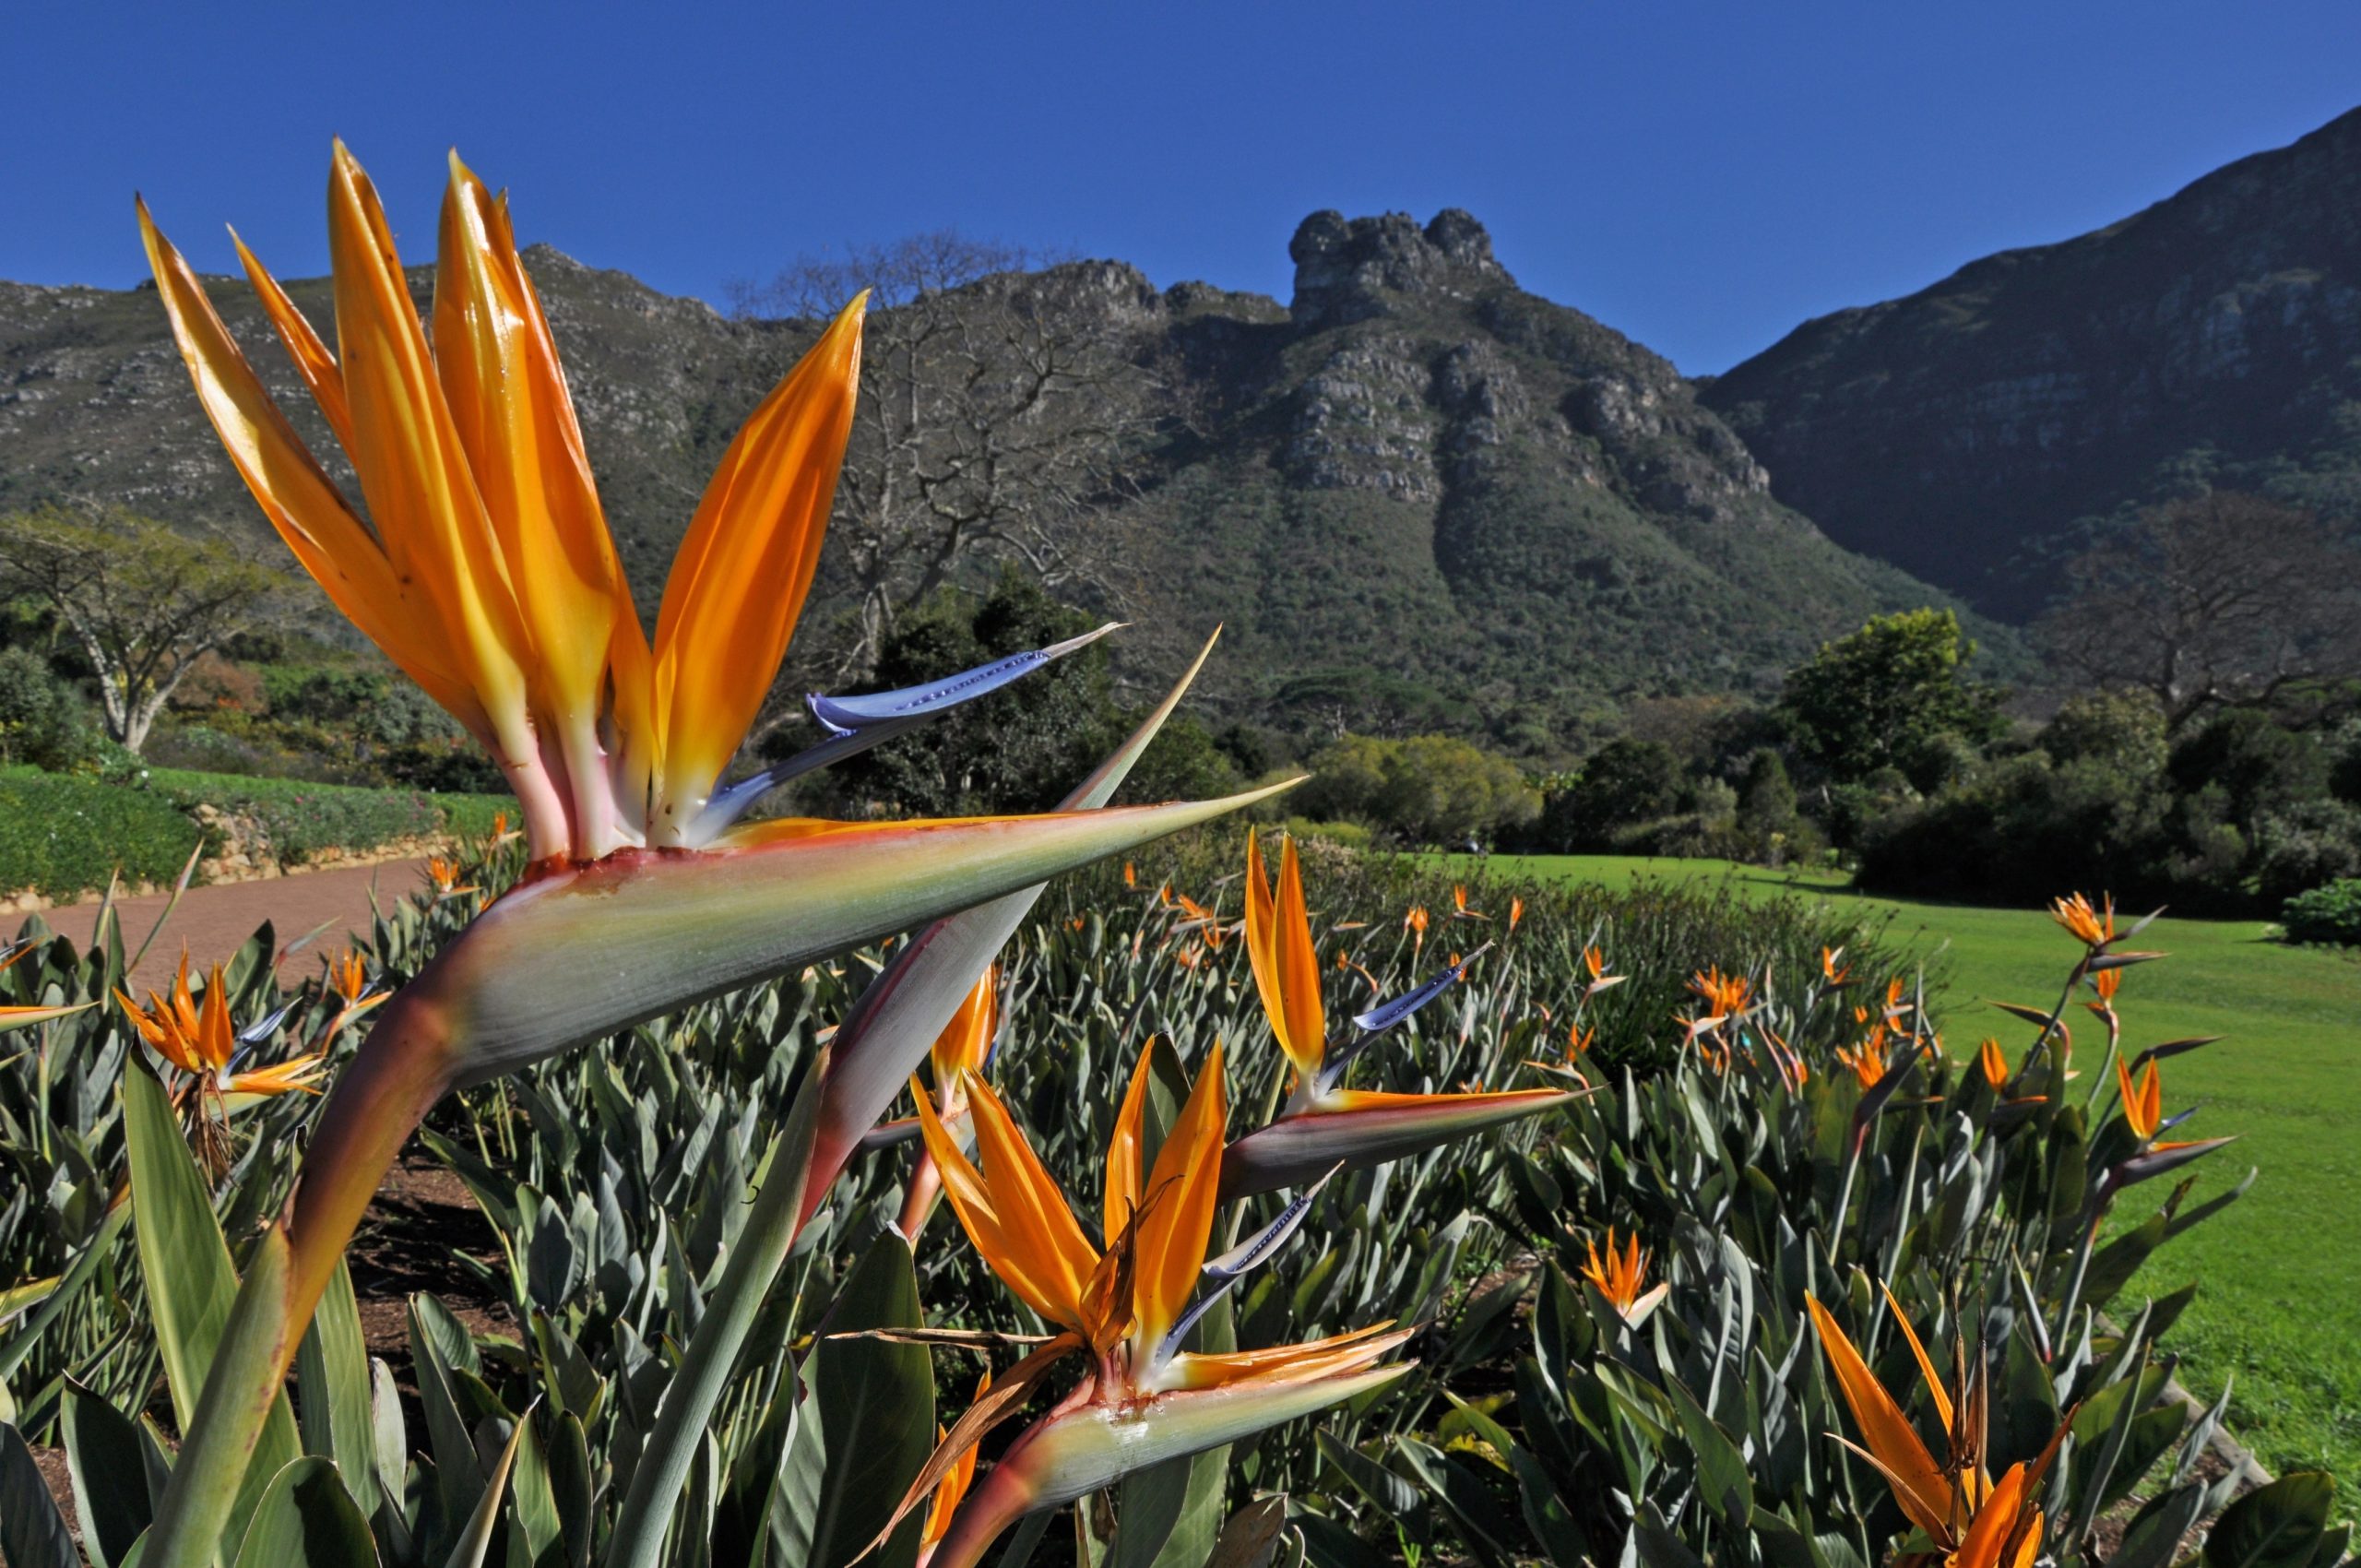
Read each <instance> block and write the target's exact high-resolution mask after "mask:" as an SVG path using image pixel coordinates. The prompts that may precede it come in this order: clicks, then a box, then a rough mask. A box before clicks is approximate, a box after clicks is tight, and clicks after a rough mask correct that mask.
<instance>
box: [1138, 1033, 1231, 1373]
mask: <svg viewBox="0 0 2361 1568" xmlns="http://www.w3.org/2000/svg"><path fill="white" fill-rule="evenodd" d="M1228 1123H1229V1093H1228V1086H1227V1085H1226V1084H1225V1083H1224V1081H1223V1075H1222V1062H1221V1041H1219V1040H1218V1039H1216V1041H1214V1044H1213V1049H1212V1050H1210V1051H1206V1052H1205V1059H1204V1063H1201V1064H1200V1065H1199V1066H1198V1068H1197V1082H1196V1084H1195V1086H1194V1087H1192V1088H1191V1089H1190V1091H1189V1099H1188V1103H1187V1104H1185V1105H1183V1106H1182V1107H1181V1115H1180V1117H1179V1119H1178V1120H1176V1121H1175V1122H1174V1123H1172V1130H1171V1131H1170V1132H1169V1133H1168V1134H1165V1139H1164V1146H1163V1147H1162V1148H1160V1149H1158V1150H1157V1155H1156V1168H1155V1170H1151V1171H1149V1172H1148V1178H1147V1187H1146V1194H1147V1198H1146V1201H1147V1205H1148V1206H1147V1209H1146V1212H1145V1215H1143V1217H1142V1218H1141V1219H1140V1226H1139V1231H1138V1238H1137V1240H1138V1246H1139V1261H1138V1264H1137V1274H1136V1277H1135V1280H1134V1283H1133V1303H1134V1308H1135V1311H1136V1313H1137V1317H1138V1322H1139V1338H1138V1343H1140V1344H1142V1345H1146V1346H1150V1347H1154V1346H1157V1345H1161V1344H1162V1343H1163V1341H1164V1336H1165V1334H1166V1333H1167V1332H1168V1331H1169V1329H1170V1328H1171V1327H1172V1325H1173V1324H1175V1323H1177V1322H1179V1321H1180V1318H1181V1313H1182V1312H1184V1311H1186V1310H1187V1308H1188V1305H1189V1298H1190V1297H1191V1296H1192V1295H1193V1294H1194V1293H1195V1292H1196V1289H1197V1277H1198V1275H1199V1273H1200V1272H1201V1271H1202V1270H1203V1269H1204V1263H1205V1244H1206V1242H1207V1241H1210V1240H1211V1239H1212V1237H1213V1229H1214V1200H1215V1196H1216V1194H1217V1192H1218V1191H1219V1189H1220V1186H1221V1146H1222V1139H1223V1136H1224V1134H1225V1133H1226V1132H1227V1130H1228Z"/></svg>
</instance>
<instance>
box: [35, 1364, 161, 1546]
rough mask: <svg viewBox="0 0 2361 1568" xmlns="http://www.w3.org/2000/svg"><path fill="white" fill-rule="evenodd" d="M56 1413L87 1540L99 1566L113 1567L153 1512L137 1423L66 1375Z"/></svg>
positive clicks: (152, 1501)
mask: <svg viewBox="0 0 2361 1568" xmlns="http://www.w3.org/2000/svg"><path fill="white" fill-rule="evenodd" d="M59 1414H60V1415H61V1416H62V1417H63V1420H62V1421H61V1422H60V1424H61V1425H62V1426H63V1427H64V1428H65V1432H64V1436H65V1467H66V1472H67V1474H68V1475H70V1476H71V1477H72V1478H73V1481H74V1505H75V1507H76V1508H77V1510H78V1511H79V1512H80V1514H81V1515H82V1534H83V1537H84V1541H85V1544H86V1545H88V1546H89V1550H90V1557H91V1560H92V1561H93V1562H96V1563H97V1564H98V1568H116V1565H117V1564H119V1563H120V1562H123V1560H124V1555H125V1553H126V1552H128V1551H129V1550H131V1543H132V1542H133V1541H135V1540H137V1539H138V1538H139V1533H140V1532H141V1531H142V1530H145V1529H146V1528H147V1527H148V1522H149V1521H150V1520H151V1519H152V1518H153V1517H154V1516H155V1502H154V1500H153V1499H152V1498H151V1497H149V1495H148V1465H147V1455H146V1453H145V1452H144V1449H145V1446H146V1445H145V1444H144V1443H142V1442H141V1441H140V1436H139V1428H138V1425H137V1424H136V1422H134V1421H133V1420H131V1419H130V1418H129V1417H128V1416H125V1415H124V1414H123V1413H122V1412H121V1411H119V1410H117V1409H116V1408H114V1407H113V1406H112V1405H110V1404H108V1403H107V1402H106V1401H105V1400H104V1399H101V1398H100V1397H99V1396H97V1395H95V1394H93V1393H91V1392H90V1391H89V1389H87V1388H85V1387H83V1386H82V1385H81V1384H78V1383H75V1382H73V1381H71V1380H70V1379H69V1380H68V1381H67V1383H66V1384H65V1397H64V1398H63V1399H62V1400H61V1401H60V1402H59Z"/></svg>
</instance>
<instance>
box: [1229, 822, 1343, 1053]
mask: <svg viewBox="0 0 2361 1568" xmlns="http://www.w3.org/2000/svg"><path fill="white" fill-rule="evenodd" d="M1246 861H1247V866H1246V953H1247V958H1248V960H1249V962H1250V963H1251V964H1252V967H1253V969H1254V985H1255V989H1256V990H1258V991H1259V992H1262V995H1263V1011H1264V1013H1265V1014H1266V1015H1267V1016H1269V1018H1270V1020H1271V1032H1272V1033H1273V1034H1274V1035H1275V1036H1277V1037H1278V1041H1279V1049H1280V1050H1282V1051H1286V1052H1287V1060H1288V1061H1290V1062H1292V1063H1295V1068H1296V1071H1297V1072H1299V1073H1300V1074H1302V1075H1304V1076H1305V1077H1306V1078H1307V1079H1308V1078H1310V1077H1311V1075H1313V1074H1315V1073H1317V1072H1319V1070H1320V1063H1321V1059H1322V1058H1323V1056H1325V1055H1326V1053H1327V1045H1328V1039H1327V1034H1328V1025H1327V1018H1326V1015H1325V1013H1324V1011H1323V1007H1322V1005H1321V1001H1320V961H1319V958H1318V956H1317V955H1315V954H1314V953H1313V952H1312V947H1311V917H1310V916H1309V915H1308V914H1307V913H1306V912H1305V910H1304V904H1303V873H1302V871H1301V869H1300V868H1299V866H1298V864H1297V862H1296V853H1295V840H1294V839H1293V838H1288V839H1287V840H1285V841H1284V842H1283V844H1282V846H1281V848H1280V850H1279V892H1278V897H1277V898H1276V899H1275V900H1274V899H1273V897H1271V888H1270V884H1269V883H1268V882H1267V881H1266V880H1265V879H1264V871H1263V852H1262V847H1261V845H1260V844H1258V843H1257V842H1256V840H1255V837H1254V836H1253V834H1252V832H1251V831H1250V832H1249V833H1248V834H1247V837H1246Z"/></svg>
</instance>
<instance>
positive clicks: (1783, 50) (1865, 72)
mask: <svg viewBox="0 0 2361 1568" xmlns="http://www.w3.org/2000/svg"><path fill="white" fill-rule="evenodd" d="M6 9H7V11H8V16H7V18H6V19H5V20H0V58H6V60H7V61H8V62H9V63H10V64H9V70H8V81H9V99H10V102H9V116H8V118H9V126H10V128H9V139H8V141H7V142H6V145H5V146H0V278H8V279H19V280H28V281H36V282H67V281H75V282H92V283H104V284H112V285H122V284H125V283H128V282H130V281H132V280H134V279H136V277H138V276H139V269H140V260H139V255H138V244H137V242H136V236H135V234H134V232H133V227H132V220H131V195H132V192H133V191H134V190H135V189H138V190H142V191H144V192H146V194H147V196H148V199H149V201H150V202H151V204H153V206H154V207H155V208H156V211H157V213H158V215H159V217H160V220H161V221H162V222H163V223H164V225H165V227H166V229H167V231H168V232H171V233H172V235H173V236H174V237H175V238H176V239H177V240H178V241H179V242H180V243H181V244H183V245H184V246H185V247H186V248H187V249H188V250H189V251H190V252H191V253H192V255H194V257H195V258H196V262H197V264H198V265H199V266H200V267H206V268H208V269H219V270H227V269H228V268H229V267H230V265H231V255H230V250H229V245H228V242H227V240H226V239H225V238H224V237H223V231H222V225H223V224H224V223H225V222H235V223H236V224H237V225H238V227H239V230H240V232H242V233H243V234H244V235H245V236H246V237H247V238H248V239H249V241H250V242H252V243H253V244H255V246H256V247H257V249H258V250H260V251H261V253H262V254H263V255H264V256H265V258H266V259H267V260H268V261H269V262H270V263H271V264H272V266H273V267H276V268H277V269H279V271H280V272H281V273H282V274H283V275H284V274H292V275H300V274H308V273H314V272H318V271H322V270H325V263H326V239H325V234H324V232H323V229H322V217H321V211H322V192H323V188H324V184H325V180H326V155H327V144H328V138H329V137H331V136H338V135H340V136H342V137H345V138H346V139H347V140H348V141H349V142H350V144H351V145H352V147H353V148H354V150H355V151H356V152H357V153H358V154H359V155H360V157H361V159H362V162H363V163H365V164H366V165H367V166H368V168H369V170H370V172H371V173H372V174H373V175H374V177H375V178H376V180H377V182H378V184H379V186H380V188H381V189H382V190H384V191H385V193H386V199H387V202H388V204H389V206H390V208H391V209H392V215H393V220H394V223H395V226H396V229H397V232H398V234H399V236H400V238H401V239H402V241H403V243H404V248H405V254H406V255H411V256H413V257H416V258H420V259H423V258H425V257H426V256H428V255H431V253H432V249H433V218H434V203H435V201H436V199H437V195H438V190H439V185H440V182H441V180H442V175H443V162H442V155H443V152H444V149H445V148H447V147H449V146H452V145H455V144H456V145H457V147H458V148H460V150H461V151H462V152H463V153H464V154H465V155H466V157H467V158H468V159H469V161H470V162H471V163H473V164H474V165H475V166H476V168H477V169H478V170H479V171H480V172H482V173H483V175H484V176H485V177H486V178H487V179H488V180H490V181H492V183H493V184H495V185H498V184H506V185H508V186H509V187H511V189H512V191H513V193H514V202H515V209H516V219H517V227H518V230H519V232H520V234H521V235H522V237H524V238H526V239H528V240H546V241H548V242H550V243H552V244H555V245H557V246H558V247H559V248H561V249H563V250H564V251H566V252H568V253H570V254H572V255H575V256H577V257H579V258H580V259H582V260H584V261H587V262H589V263H592V264H594V265H598V266H602V267H622V268H624V269H626V270H628V271H631V272H634V273H636V274H637V275H638V276H640V277H641V278H643V279H647V281H649V282H650V283H653V284H655V285H656V286H658V287H659V288H662V289H665V290H668V291H673V292H678V293H692V294H698V295H702V296H704V297H706V298H707V299H711V300H715V301H717V302H718V301H719V300H721V298H722V296H723V290H724V288H725V285H726V284H727V282H728V281H729V280H730V279H733V278H747V277H754V276H760V275H763V274H765V273H766V272H768V271H769V270H771V269H773V268H775V267H777V266H778V265H779V264H780V263H781V262H783V261H784V260H786V259H788V258H790V257H792V256H794V255H797V254H798V253H801V252H805V251H810V250H815V249H820V248H824V247H826V246H828V245H830V244H841V243H844V242H847V241H870V240H884V239H890V238H893V237H895V236H896V235H899V234H903V233H908V232H913V231H917V230H921V229H927V228H932V227H938V226H944V225H950V226H955V227H958V228H960V229H963V230H966V231H967V232H971V233H974V234H978V235H982V236H990V237H994V238H999V239H1003V240H1007V241H1011V242H1015V243H1022V244H1036V245H1050V246H1057V247H1063V248H1070V249H1073V250H1075V251H1079V252H1081V253H1083V254H1086V255H1111V256H1120V257H1122V258H1124V259H1126V260H1129V261H1132V262H1134V263H1136V264H1137V265H1139V266H1140V267H1143V268H1144V269H1145V271H1146V272H1147V274H1148V276H1149V277H1150V278H1152V279H1155V280H1156V281H1157V283H1159V284H1166V283H1171V282H1175V281H1178V280H1180V279H1189V278H1202V279H1209V280H1211V281H1214V282H1216V283H1220V284H1223V285H1225V286H1228V287H1231V288H1243V289H1253V290H1259V291H1265V292H1269V293H1273V294H1276V295H1278V296H1279V297H1281V298H1282V299H1284V298H1285V297H1286V295H1287V291H1288V279H1289V267H1288V264H1287V237H1288V236H1289V235H1290V234H1291V233H1292V232H1294V229H1295V225H1296V224H1297V222H1298V221H1299V220H1301V219H1302V218H1303V216H1304V215H1305V214H1306V213H1308V212H1311V211H1312V210H1314V209H1316V208H1323V207H1334V208H1341V209H1343V210H1345V211H1346V212H1347V213H1365V212H1375V211H1380V210H1386V209H1405V210H1407V211H1409V212H1411V213H1414V214H1416V215H1417V216H1418V217H1419V218H1420V219H1421V220H1423V219H1425V218H1426V217H1428V216H1429V215H1430V214H1432V213H1433V212H1434V211H1435V210H1436V209H1437V208H1442V207H1446V206H1459V207H1465V208H1468V209H1470V210H1471V211H1473V212H1474V213H1475V214H1476V215H1477V217H1478V218H1480V219H1481V220H1484V222H1485V223H1486V224H1487V225H1488V226H1489V228H1490V230H1491V232H1492V235H1493V240H1494V244H1495V247H1496V249H1497V251H1498V252H1499V254H1500V255H1501V259H1502V260H1503V261H1504V262H1505V263H1506V264H1507V266H1508V267H1510V269H1511V270H1512V271H1513V272H1514V273H1515V274H1516V275H1517V277H1518V279H1520V280H1521V281H1522V282H1523V283H1524V284H1525V286H1526V287H1527V288H1530V289H1533V290H1535V291H1538V292H1540V293H1543V294H1546V295H1548V296H1549V297H1550V298H1553V299H1557V300H1560V301H1563V302H1566V303H1571V304H1575V305H1578V306H1580V307H1582V308H1583V309H1584V310H1587V311H1589V312H1591V313H1592V314H1594V315H1597V316H1599V317H1601V318H1602V319H1604V320H1606V321H1607V322H1608V323H1609V324H1611V325H1613V326H1615V327H1620V328H1621V329H1623V330H1624V331H1627V332H1629V333H1631V335H1632V336H1634V337H1636V338H1638V339H1640V340H1642V341H1643V342H1645V343H1647V344H1649V345H1651V346H1653V347H1655V348H1656V349H1658V350H1662V351H1664V352H1666V353H1667V354H1669V355H1671V356H1672V358H1673V359H1674V360H1675V361H1676V362H1678V363H1679V365H1680V366H1681V367H1682V368H1683V369H1684V370H1688V371H1691V372H1700V371H1711V370H1720V369H1723V368H1726V366H1728V365H1729V364H1731V363H1732V362H1736V361H1737V360H1738V359H1741V358H1743V357H1745V356H1746V355H1747V354H1749V353H1750V352H1752V351H1754V350H1757V349H1760V348H1762V347H1763V346H1764V345H1766V344H1768V343H1770V342H1772V341H1773V340H1774V339H1777V338H1778V337H1779V336H1780V335H1782V334H1783V333H1785V332H1786V330H1787V329H1788V328H1789V327H1792V326H1794V325H1795V324H1796V323H1797V321H1799V320H1802V319H1803V318H1805V317H1807V316H1809V315H1816V314H1819V313H1821V312H1824V311H1828V310H1831V309H1833V308H1836V307H1838V306H1841V305H1846V304H1853V303H1865V302H1868V301H1870V300H1875V299H1881V298H1887V297H1891V296H1892V295H1895V294H1898V293H1904V292H1907V291H1911V290H1913V289H1916V288H1918V287H1920V286H1923V285H1925V284H1927V283H1928V282H1931V281H1933V280H1934V279H1937V278H1940V277H1941V276H1942V275H1943V274H1945V273H1946V272H1948V271H1950V270H1951V269H1952V267H1956V266H1958V265H1959V264H1960V263H1962V262H1964V261H1966V260H1969V259H1971V258H1973V257H1975V256H1977V255H1984V254H1986V253H1987V252H1990V251H1993V250H1997V249H2001V248H2004V247H2008V246H2012V245H2023V244H2037V243H2040V242H2044V241H2048V240H2055V239H2060V238H2064V237H2066V236H2068V235H2070V234H2073V233H2076V232H2080V231H2082V230H2084V229H2088V228H2091V227H2094V226H2095V225H2098V224H2101V223H2105V222H2107V221H2109V220H2114V219H2116V218H2118V217H2121V216H2123V215H2125V214H2127V213H2129V212H2130V211H2132V210H2134V209H2136V208H2140V207H2142V206H2143V205H2145V204H2146V203H2148V202H2150V201H2153V200H2155V199H2156V198H2158V197H2161V196H2165V195H2167V194H2169V193H2170V192H2172V191H2173V190H2175V189H2177V188H2178V187H2179V186H2180V185H2182V184H2186V183H2187V182H2188V181H2189V180H2191V179H2193V178H2195V177H2196V176H2197V175H2199V174H2201V173H2203V172H2205V171H2207V170H2209V169H2211V168H2213V167H2215V166H2217V165H2219V164H2221V163H2223V162H2225V161H2227V160H2230V159H2233V158H2236V157H2238V156H2240V155H2243V154H2245V153H2248V152H2250V151H2255V150H2259V149H2260V148H2267V147H2273V146H2278V145H2281V144H2283V143H2285V142H2287V141H2290V140H2292V139H2294V138H2295V137H2297V136H2299V135H2301V134H2302V133H2304V132H2305V131H2308V130H2309V129H2311V128H2312V127H2314V126H2315V125H2319V124H2321V123H2323V122H2325V121H2327V120H2329V119H2331V118H2332V117H2334V116H2335V115H2336V114H2338V113H2342V112H2343V111H2344V110H2347V109H2350V108H2352V107H2354V106H2355V105H2356V104H2361V5H2356V4H2355V3H2354V0H2284V3H2273V4H2270V5H2262V6H2249V5H2234V4H2228V3H2224V4H2219V5H2191V4H2181V3H2177V0H2148V3H2142V4H2105V5H2101V4H2076V3H2073V0H2046V3H2043V4H2008V5H1975V4H1970V5H1952V6H1942V5H1936V4H1922V3H1920V0H1901V3H1896V0H1883V3H1880V4H1862V5H1842V6H1839V5H1823V4H1810V3H1807V0H1750V3H1746V4H1738V3H1731V4H1723V5H1683V4H1677V3H1669V0H1667V3H1656V0H1615V3H1612V4H1603V3H1590V0H1581V3H1577V0H1560V3H1559V4H1555V5H1547V6H1485V5H1471V4H1465V3H1462V4H1453V5H1448V6H1445V5H1408V4H1394V5H1370V6H1325V5H1285V4H1277V5H1272V4H1265V5H1251V6H1250V5H1228V4H1219V5H1210V4H1198V5H1162V6H1118V5H1113V4H1089V5H1071V6H1048V5H1023V4H1007V3H1003V4H1000V5H990V6H984V5H970V6H958V7H953V6H908V5H900V4H890V3H868V4H862V5H859V6H834V7H826V8H822V7H814V6H804V5H796V4H777V3H774V4H769V5H759V6H699V5H695V4H691V3H686V0H682V3H672V4H646V5H635V6H602V5H598V4H588V3H583V4H570V5H564V6H537V5H500V4H494V3H490V0H485V3H480V4H476V5H470V6H444V5H439V4H415V5H408V6H363V5H347V6H334V7H330V6H292V5H290V6H235V5H217V6H190V5H186V4H174V5H172V6H161V5H148V4H144V3H142V4H131V5H121V6H65V5H53V6H9V7H7V8H6Z"/></svg>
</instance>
